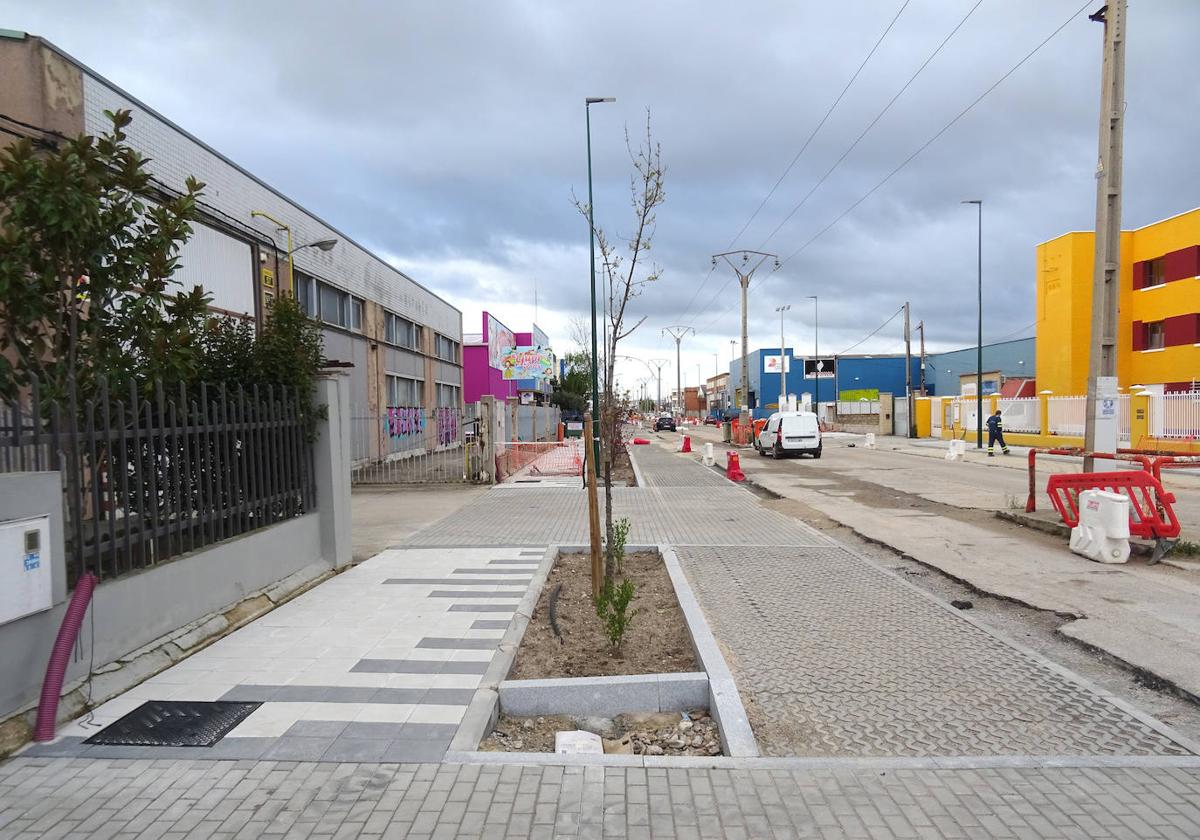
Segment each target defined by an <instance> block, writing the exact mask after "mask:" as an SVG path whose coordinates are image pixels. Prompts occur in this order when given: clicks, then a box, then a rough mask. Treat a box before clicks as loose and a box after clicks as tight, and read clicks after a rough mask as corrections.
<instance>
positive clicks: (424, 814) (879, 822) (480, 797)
mask: <svg viewBox="0 0 1200 840" xmlns="http://www.w3.org/2000/svg"><path fill="white" fill-rule="evenodd" d="M286 740H289V739H283V740H282V741H281V743H280V744H279V745H277V748H278V750H279V752H280V753H281V754H284V755H287V754H289V753H290V754H297V753H299V752H301V751H303V750H304V749H313V748H315V747H316V746H317V745H315V744H312V745H306V744H295V745H286V746H284V745H283V744H284V742H285V741H286ZM291 740H299V739H291ZM315 740H318V741H319V740H322V739H319V738H318V739H315ZM331 750H333V747H332V746H330V747H327V748H326V754H329V753H330V751H331ZM441 750H442V747H441V746H440V745H439V744H438V742H436V741H406V742H395V741H393V742H382V744H381V743H380V742H374V741H366V742H364V743H361V744H353V745H342V746H341V747H339V748H338V749H337V750H336V752H338V753H345V754H355V755H359V756H361V755H378V756H381V757H383V758H384V759H387V761H386V762H384V763H381V762H378V761H374V760H372V761H371V762H370V763H361V762H358V761H355V762H350V763H314V762H311V761H303V760H294V759H291V758H279V759H270V760H265V761H259V762H250V761H236V762H235V761H228V762H220V761H187V760H181V761H171V762H163V761H152V760H146V759H128V760H90V759H78V758H77V759H55V758H38V759H33V758H17V759H14V760H11V761H8V762H5V763H3V764H0V803H2V806H3V807H2V809H0V840H17V838H36V837H62V836H73V837H74V836H78V837H89V836H90V837H97V838H98V837H131V838H132V837H135V836H143V837H146V838H150V837H155V836H162V837H171V838H184V837H189V836H190V837H221V838H233V837H234V836H246V837H259V836H261V837H334V836H336V837H338V838H347V839H348V838H379V837H388V838H393V837H395V838H399V837H406V836H407V837H439V838H442V837H445V838H468V837H473V838H479V837H488V838H491V837H605V838H634V837H651V836H653V837H654V838H695V837H723V838H732V837H741V838H783V837H789V838H799V837H805V838H810V837H811V838H854V837H862V838H877V840H889V839H890V838H925V837H930V838H935V837H936V838H971V840H991V839H992V838H1007V840H1013V838H1043V839H1044V840H1054V839H1055V838H1059V840H1062V838H1079V839H1081V840H1082V839H1083V838H1086V840H1130V838H1146V840H1171V838H1174V840H1179V838H1187V840H1190V838H1194V837H1197V836H1200V806H1198V805H1197V803H1198V802H1200V769H1195V768H1191V769H1179V768H1104V767H1084V768H1065V767H1057V768H1056V767H1042V768H1002V767H1000V768H977V769H965V770H954V769H908V768H903V767H900V768H894V769H888V770H884V771H881V770H880V769H879V768H878V767H861V768H853V767H849V768H847V767H838V768H808V769H773V770H749V769H736V768H705V767H693V768H677V767H659V768H643V767H617V766H614V767H596V766H591V767H584V766H520V765H518V764H512V763H510V764H497V765H486V766H480V765H468V764H454V763H446V764H437V763H428V762H427V763H419V764H413V763H408V762H411V761H414V760H416V759H417V756H419V755H420V754H422V753H425V754H428V755H432V756H434V759H430V760H429V761H436V760H437V759H438V758H440V755H439V753H440V751H441ZM238 832H244V833H242V834H239V833H238Z"/></svg>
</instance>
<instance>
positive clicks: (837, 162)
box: [759, 0, 983, 248]
mask: <svg viewBox="0 0 1200 840" xmlns="http://www.w3.org/2000/svg"><path fill="white" fill-rule="evenodd" d="M982 4H983V0H976V2H975V5H974V6H972V7H971V8H970V9H969V10H968V11H967V13H966V14H965V15H963V18H962V20H960V21H959V22H958V24H957V25H956V26H955V27H954V28H953V29H951V30H950V33H949V34H948V35H947V36H946V37H945V38H943V39H942V42H941V43H940V44H938V45H937V47H936V48H935V49H934V51H933V52H931V53H930V54H929V57H928V58H926V59H925V61H923V62H922V63H921V66H920V67H918V68H917V72H915V73H913V74H912V75H911V76H910V77H909V79H908V81H907V82H905V83H904V87H902V88H900V90H898V91H896V95H895V96H893V97H892V98H891V99H890V100H889V101H888V104H887V105H884V106H883V110H882V111H880V112H879V113H878V114H876V115H875V119H873V120H871V121H870V122H869V123H867V127H866V128H864V129H863V130H862V133H861V134H859V135H858V137H856V138H854V142H853V143H851V144H850V145H849V147H847V149H846V151H844V152H842V156H841V157H839V158H838V159H837V160H835V161H834V162H833V166H831V167H829V169H827V170H826V171H825V174H824V175H822V176H821V177H820V179H819V180H818V181H817V182H816V183H815V184H813V185H812V188H811V189H809V191H808V192H807V193H805V194H804V198H802V199H800V202H799V203H798V204H797V205H796V206H795V207H793V208H792V209H791V211H790V212H789V213H788V214H787V215H786V216H784V217H783V219H782V220H781V221H780V222H779V224H777V225H776V226H775V229H774V230H772V231H771V233H770V234H769V235H768V236H767V238H766V239H764V240H763V243H762V245H760V246H759V248H765V247H766V245H767V243H768V242H770V241H771V240H772V239H774V238H775V234H777V233H779V231H780V230H781V229H782V228H783V226H784V225H786V224H787V223H788V222H789V221H791V218H792V217H793V216H795V215H796V213H798V212H799V211H800V208H801V207H803V206H804V205H805V204H807V203H808V200H809V199H810V198H812V195H813V193H815V192H816V191H817V190H818V189H820V187H821V185H822V184H824V183H825V181H826V180H828V178H829V176H830V175H832V174H833V173H834V170H836V169H837V168H838V167H839V166H841V165H842V161H844V160H845V159H846V158H847V157H849V156H850V153H851V152H853V151H854V150H855V149H856V148H857V147H858V144H859V143H861V142H862V140H863V138H864V137H866V136H867V134H868V133H869V132H870V131H871V129H872V128H874V127H875V125H876V124H877V123H878V122H879V121H880V120H881V119H883V117H884V115H885V114H886V113H887V112H888V111H890V110H891V109H892V106H893V105H895V104H896V100H898V99H899V98H900V97H901V96H903V95H904V92H905V91H906V90H908V88H909V86H911V85H912V83H913V82H915V81H916V80H917V77H918V76H920V75H921V73H922V72H924V70H925V68H926V67H928V66H929V63H930V62H931V61H933V60H934V59H935V58H936V57H937V55H938V53H940V52H941V51H942V49H943V48H944V47H945V46H946V44H948V43H949V42H950V39H951V38H953V37H954V36H955V34H956V33H957V32H958V30H960V29H962V27H963V24H965V23H966V22H967V20H968V19H969V18H970V17H971V15H973V14H975V10H976V9H978V8H979V7H980V6H981V5H982Z"/></svg>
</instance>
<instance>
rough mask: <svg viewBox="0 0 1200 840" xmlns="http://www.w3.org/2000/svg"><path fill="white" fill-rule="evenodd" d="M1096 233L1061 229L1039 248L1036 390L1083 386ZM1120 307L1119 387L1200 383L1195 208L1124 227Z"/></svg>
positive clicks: (1165, 388) (1182, 387)
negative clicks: (1066, 231) (1153, 220)
mask: <svg viewBox="0 0 1200 840" xmlns="http://www.w3.org/2000/svg"><path fill="white" fill-rule="evenodd" d="M1093 240H1094V234H1093V233H1092V232H1091V231H1084V232H1075V233H1066V234H1063V235H1062V236H1060V237H1058V238H1057V239H1052V240H1050V241H1049V242H1043V243H1042V244H1041V245H1039V246H1038V248H1037V318H1038V326H1037V387H1038V390H1049V391H1052V392H1054V393H1055V394H1060V395H1070V394H1083V393H1086V391H1087V375H1088V354H1089V346H1090V333H1091V321H1092V266H1093V258H1094V250H1095V246H1094V241H1093ZM1119 307H1120V311H1119V315H1118V324H1117V378H1118V382H1119V384H1120V386H1121V387H1122V388H1129V387H1130V386H1132V385H1138V386H1143V387H1146V388H1148V389H1150V390H1152V391H1156V392H1160V393H1161V392H1167V393H1170V392H1174V391H1190V390H1194V389H1196V388H1198V387H1200V209H1196V210H1191V211H1189V212H1187V213H1182V214H1180V215H1178V216H1172V217H1171V218H1169V219H1164V220H1162V221H1160V222H1155V223H1153V224H1150V225H1147V226H1146V227H1143V228H1138V229H1137V230H1128V231H1122V232H1121V272H1120V300H1119ZM1160 389H1161V390H1160Z"/></svg>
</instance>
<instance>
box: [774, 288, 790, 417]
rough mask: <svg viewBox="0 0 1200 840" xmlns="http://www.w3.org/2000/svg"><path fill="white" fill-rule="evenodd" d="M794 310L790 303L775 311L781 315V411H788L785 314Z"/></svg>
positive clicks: (777, 307)
mask: <svg viewBox="0 0 1200 840" xmlns="http://www.w3.org/2000/svg"><path fill="white" fill-rule="evenodd" d="M791 308H792V305H791V304H790V303H786V304H784V305H783V306H776V307H775V311H776V312H778V313H779V376H780V379H779V410H780V411H787V407H786V403H787V369H788V365H787V358H786V357H785V356H784V353H783V348H784V342H783V313H784V312H787V311H788V310H789V309H791Z"/></svg>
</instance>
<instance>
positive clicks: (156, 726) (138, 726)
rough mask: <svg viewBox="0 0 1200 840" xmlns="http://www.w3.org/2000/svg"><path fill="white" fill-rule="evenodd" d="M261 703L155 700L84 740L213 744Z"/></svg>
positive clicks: (142, 744)
mask: <svg viewBox="0 0 1200 840" xmlns="http://www.w3.org/2000/svg"><path fill="white" fill-rule="evenodd" d="M261 705H262V704H261V703H233V702H228V701H216V702H211V703H205V702H195V701H188V700H151V701H149V702H148V703H143V704H142V705H140V706H138V707H137V708H136V709H134V710H133V711H132V712H130V713H129V714H127V715H125V717H123V718H121V719H120V720H118V721H117V722H116V723H113V724H111V725H110V726H106V727H105V728H104V729H101V730H100V731H99V732H97V733H96V734H95V735H93V736H92V737H91V738H88V739H87V741H85V742H84V743H87V744H102V745H105V746H111V747H115V746H130V747H211V746H212V745H213V744H215V743H217V741H220V740H221V738H223V737H224V736H225V735H226V734H227V733H228V732H229V730H231V729H233V728H234V727H235V726H237V725H238V724H239V723H241V722H242V721H243V720H245V719H246V718H247V717H248V716H249V715H250V713H251V712H253V711H254V710H255V709H257V708H258V707H259V706H261Z"/></svg>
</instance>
